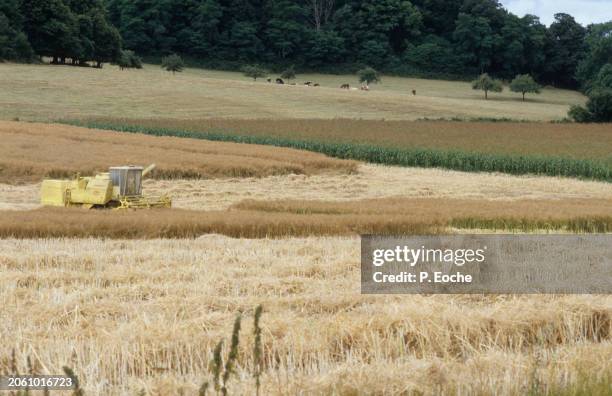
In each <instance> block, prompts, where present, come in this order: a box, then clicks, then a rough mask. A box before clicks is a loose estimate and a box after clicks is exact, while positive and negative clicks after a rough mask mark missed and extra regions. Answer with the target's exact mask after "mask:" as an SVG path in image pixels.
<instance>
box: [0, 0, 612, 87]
mask: <svg viewBox="0 0 612 396" xmlns="http://www.w3.org/2000/svg"><path fill="white" fill-rule="evenodd" d="M121 48H124V49H127V50H132V51H134V53H135V54H137V55H140V56H145V57H155V58H156V59H159V58H161V57H162V56H167V55H170V54H179V55H181V56H183V57H185V58H186V59H189V60H192V61H197V62H199V63H201V64H203V65H207V66H213V67H219V68H228V69H239V68H240V67H242V66H243V65H245V64H261V65H267V66H270V67H271V68H274V67H276V68H278V69H279V70H283V69H285V68H286V67H288V66H289V65H296V67H298V68H299V69H309V70H319V71H326V70H342V69H343V68H344V69H345V70H347V71H348V70H351V71H354V70H356V69H358V68H362V67H364V66H366V65H367V66H371V67H374V68H376V69H377V70H380V71H381V72H384V73H394V74H400V75H402V74H403V75H416V76H425V77H448V78H465V79H468V78H470V77H473V76H475V75H480V74H483V73H488V74H489V75H491V76H495V77H497V78H502V79H506V80H509V79H512V78H514V77H515V76H517V75H531V76H533V77H534V79H535V80H537V81H538V82H539V83H541V84H551V85H555V86H561V87H568V88H577V87H582V88H583V89H585V90H586V89H589V85H590V84H592V82H593V81H595V80H596V78H597V76H598V74H599V73H600V71H601V69H602V67H603V66H605V65H606V64H609V63H611V62H612V22H609V23H605V24H595V25H590V26H588V27H584V26H582V25H580V24H579V23H577V22H576V21H575V19H574V18H573V17H572V16H571V15H568V14H557V15H555V21H554V22H553V23H552V24H551V26H550V27H546V26H545V25H544V24H542V23H541V22H540V20H539V19H538V17H536V16H533V15H526V16H524V17H518V16H516V15H514V14H512V13H510V12H508V11H507V10H506V9H504V8H503V6H502V5H501V4H500V3H499V2H498V1H497V0H0V58H5V59H15V60H22V61H28V60H32V59H34V57H39V56H45V57H50V58H51V59H52V61H53V62H56V63H63V62H66V61H67V59H69V60H70V62H71V63H75V64H85V63H86V62H89V61H93V62H95V64H96V65H98V66H99V65H101V64H102V63H103V62H110V61H120V60H121V58H122V53H121ZM127 63H128V64H129V63H130V62H127Z"/></svg>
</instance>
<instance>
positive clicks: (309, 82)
mask: <svg viewBox="0 0 612 396" xmlns="http://www.w3.org/2000/svg"><path fill="white" fill-rule="evenodd" d="M310 84H312V81H306V82H305V83H304V85H308V86H310Z"/></svg>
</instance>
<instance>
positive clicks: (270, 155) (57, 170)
mask: <svg viewBox="0 0 612 396" xmlns="http://www.w3.org/2000/svg"><path fill="white" fill-rule="evenodd" d="M0 139H1V140H2V145H1V146H0V182H7V183H16V182H23V181H38V180H40V179H41V178H43V177H44V176H51V177H71V176H72V175H73V174H74V173H76V172H81V173H82V174H93V173H95V171H103V170H106V169H107V168H108V167H109V166H112V165H122V164H139V165H146V164H148V163H151V162H155V163H157V165H158V169H157V170H156V171H155V172H154V173H153V177H156V178H161V179H172V178H209V177H261V176H268V175H282V174H290V173H294V174H315V173H325V172H341V173H350V172H354V171H355V169H356V164H355V163H354V162H352V161H341V160H337V159H333V158H328V157H325V156H324V155H321V154H315V153H311V152H305V151H298V150H293V149H284V148H283V149H280V148H275V147H265V146H254V145H251V146H247V145H241V144H235V143H220V142H209V141H203V140H196V139H187V140H186V139H176V138H172V137H164V138H155V137H151V136H144V135H128V134H123V133H118V132H111V131H95V130H91V129H85V128H78V127H74V126H67V125H53V124H34V123H18V122H0Z"/></svg>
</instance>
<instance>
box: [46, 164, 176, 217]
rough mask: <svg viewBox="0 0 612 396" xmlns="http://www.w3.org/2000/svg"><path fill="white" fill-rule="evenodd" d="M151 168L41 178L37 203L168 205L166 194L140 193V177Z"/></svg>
mask: <svg viewBox="0 0 612 396" xmlns="http://www.w3.org/2000/svg"><path fill="white" fill-rule="evenodd" d="M153 169H155V164H152V165H149V166H148V167H147V168H143V167H141V166H131V165H129V166H116V167H112V168H109V170H108V172H105V173H98V174H97V175H95V176H88V177H82V176H81V175H79V174H77V175H76V177H75V178H74V179H72V180H43V182H42V187H41V191H40V203H41V204H43V205H48V206H64V207H68V206H73V207H74V206H76V207H83V208H88V209H90V208H116V209H131V208H169V207H171V206H172V200H171V198H170V197H168V196H167V195H162V196H146V195H143V194H142V179H143V178H144V177H145V176H146V175H147V174H148V173H150V172H151V171H152V170H153Z"/></svg>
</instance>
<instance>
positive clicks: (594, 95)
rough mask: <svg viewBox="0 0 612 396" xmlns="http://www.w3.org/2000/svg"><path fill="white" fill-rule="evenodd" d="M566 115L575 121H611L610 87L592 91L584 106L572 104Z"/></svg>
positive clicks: (611, 98) (611, 97)
mask: <svg viewBox="0 0 612 396" xmlns="http://www.w3.org/2000/svg"><path fill="white" fill-rule="evenodd" d="M568 115H569V116H570V117H571V118H572V119H573V120H574V121H576V122H612V89H597V90H595V91H592V92H591V94H590V95H589V101H588V102H587V105H586V108H584V107H582V106H572V108H571V109H570V111H569V113H568Z"/></svg>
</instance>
